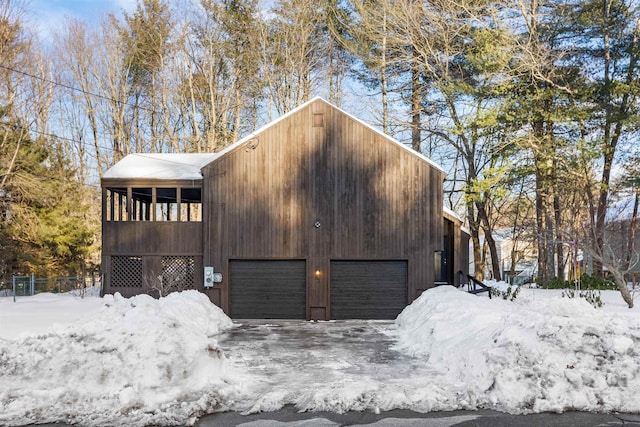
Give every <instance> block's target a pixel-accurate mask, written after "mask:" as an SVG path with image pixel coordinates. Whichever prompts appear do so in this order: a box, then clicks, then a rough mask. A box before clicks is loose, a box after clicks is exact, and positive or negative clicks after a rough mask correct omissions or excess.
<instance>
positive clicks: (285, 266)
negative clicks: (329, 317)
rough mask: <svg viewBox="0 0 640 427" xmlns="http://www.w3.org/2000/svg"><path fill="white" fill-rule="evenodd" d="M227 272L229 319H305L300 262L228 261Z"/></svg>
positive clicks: (304, 291)
mask: <svg viewBox="0 0 640 427" xmlns="http://www.w3.org/2000/svg"><path fill="white" fill-rule="evenodd" d="M229 268H230V274H229V276H230V277H229V286H230V288H231V317H233V318H235V319H305V318H306V272H307V268H306V263H305V261H304V260H302V261H301V260H284V261H282V260H278V261H271V260H251V261H249V260H232V261H229Z"/></svg>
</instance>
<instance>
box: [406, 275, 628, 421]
mask: <svg viewBox="0 0 640 427" xmlns="http://www.w3.org/2000/svg"><path fill="white" fill-rule="evenodd" d="M532 295H534V294H532V293H528V294H527V293H525V294H524V295H522V294H521V295H519V296H518V298H517V299H516V300H515V301H514V302H510V301H505V300H502V299H493V300H490V299H488V298H486V297H484V296H483V297H477V296H473V295H470V294H467V293H465V292H461V291H459V290H457V289H454V288H452V287H447V286H443V287H439V288H435V289H431V290H429V291H426V292H424V293H423V294H422V296H421V297H420V298H418V299H417V300H416V301H414V302H413V303H412V304H411V305H410V306H409V307H407V308H406V309H405V310H404V311H403V312H402V313H401V314H400V315H399V316H398V319H397V320H396V324H397V326H398V338H399V343H398V345H397V348H398V349H399V350H401V351H403V352H405V353H408V354H410V355H414V356H420V357H422V358H424V359H425V360H426V361H427V363H428V364H429V366H430V367H432V368H434V369H436V370H437V371H439V372H441V373H442V374H443V378H442V379H440V380H443V379H444V381H446V382H448V383H449V385H448V386H446V385H445V384H442V386H443V387H444V388H446V389H448V390H449V391H451V392H454V393H456V396H457V400H458V402H459V407H460V408H492V409H497V410H501V411H505V412H512V413H514V412H516V413H528V412H541V411H566V410H587V411H622V412H640V400H639V399H637V398H636V396H638V395H639V394H640V322H639V321H638V317H637V316H633V317H632V316H614V315H612V314H609V313H606V312H604V311H602V310H596V309H594V308H593V307H592V306H591V305H589V304H588V303H587V302H585V301H584V300H582V299H579V298H575V299H568V298H554V299H547V298H542V299H541V298H535V297H532Z"/></svg>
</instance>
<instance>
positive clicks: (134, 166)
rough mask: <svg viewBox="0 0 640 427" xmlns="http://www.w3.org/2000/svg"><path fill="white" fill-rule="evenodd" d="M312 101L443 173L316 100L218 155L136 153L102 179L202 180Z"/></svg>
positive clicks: (399, 143) (440, 168)
mask: <svg viewBox="0 0 640 427" xmlns="http://www.w3.org/2000/svg"><path fill="white" fill-rule="evenodd" d="M315 102H323V103H324V104H326V105H328V106H329V107H331V108H333V109H335V110H337V111H339V112H340V113H341V114H344V115H346V116H347V117H349V118H350V119H352V120H354V121H355V122H357V123H358V124H360V125H362V126H364V127H365V128H367V129H369V130H371V131H372V132H375V133H376V134H378V135H380V136H381V137H383V138H384V139H386V140H387V141H388V142H390V143H392V144H395V145H397V146H398V147H400V148H402V149H403V150H405V151H407V152H408V153H410V154H411V155H413V156H416V157H418V158H419V159H421V160H423V161H425V162H427V163H428V164H430V165H431V166H433V167H434V168H436V169H438V170H440V171H441V172H443V173H444V169H442V167H441V166H440V165H438V164H437V163H435V162H434V161H433V160H431V159H429V158H428V157H426V156H424V155H422V154H421V153H418V152H417V151H415V150H413V149H411V148H409V147H407V146H406V145H405V144H402V143H401V142H400V141H398V140H396V139H394V138H391V137H390V136H389V135H386V134H384V133H383V132H381V131H380V130H378V129H376V128H375V127H373V126H371V125H369V124H368V123H365V122H364V121H362V120H360V119H358V118H357V117H354V116H352V115H351V114H349V113H347V112H346V111H344V110H342V109H340V108H338V107H336V106H335V105H333V104H331V103H330V102H327V101H325V100H324V99H323V98H321V97H315V98H313V99H311V100H310V101H307V102H305V103H304V104H302V105H300V106H298V107H296V108H294V109H293V110H291V111H289V112H288V113H286V114H283V115H282V116H280V117H278V118H277V119H276V120H274V121H272V122H270V123H268V124H266V125H265V126H263V127H261V128H260V129H258V130H256V131H254V132H252V133H250V134H249V135H247V136H245V137H244V138H242V139H240V140H239V141H237V142H235V143H234V144H231V145H229V146H228V147H226V148H225V149H223V150H222V151H219V152H217V153H192V154H186V153H136V154H129V155H127V156H126V157H125V158H123V159H122V160H120V161H119V162H117V163H116V164H115V165H113V166H112V167H111V168H109V169H108V170H107V171H106V172H105V173H104V174H103V175H102V178H107V179H111V178H115V179H138V178H148V179H158V180H179V179H184V180H201V179H202V168H203V167H204V166H206V165H207V164H208V163H211V162H212V161H214V160H216V159H218V158H221V157H223V156H225V155H226V154H228V153H230V152H232V151H234V150H235V149H237V148H239V147H241V146H242V145H244V144H245V143H246V142H247V141H250V140H251V139H253V138H255V137H256V136H258V135H259V134H260V133H262V132H264V131H265V130H267V129H269V128H270V127H272V126H274V125H276V124H277V123H280V122H282V121H284V120H287V119H288V118H289V117H291V116H293V115H294V114H296V113H297V112H299V111H300V110H302V109H304V108H306V107H308V106H309V105H311V104H313V103H315Z"/></svg>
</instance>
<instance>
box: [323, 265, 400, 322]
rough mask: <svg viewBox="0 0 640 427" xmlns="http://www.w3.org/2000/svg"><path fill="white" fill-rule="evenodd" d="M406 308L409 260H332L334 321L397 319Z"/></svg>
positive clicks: (332, 316)
mask: <svg viewBox="0 0 640 427" xmlns="http://www.w3.org/2000/svg"><path fill="white" fill-rule="evenodd" d="M406 305H407V262H406V261H337V260H334V261H331V318H332V319H395V318H396V317H397V315H398V314H400V312H401V311H402V310H403V309H404V307H405V306H406Z"/></svg>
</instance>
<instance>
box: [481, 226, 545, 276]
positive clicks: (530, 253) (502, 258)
mask: <svg viewBox="0 0 640 427" xmlns="http://www.w3.org/2000/svg"><path fill="white" fill-rule="evenodd" d="M493 240H494V241H495V242H496V252H497V253H498V258H499V265H500V274H501V278H502V279H503V280H505V281H509V279H510V278H511V277H516V276H519V277H520V279H517V283H516V284H520V282H522V281H528V280H529V279H531V278H532V277H535V276H536V273H537V266H538V252H537V248H536V245H535V241H534V240H533V238H532V237H531V236H530V234H529V233H527V231H526V230H524V229H518V230H515V231H514V230H513V228H505V229H500V230H495V231H494V232H493ZM484 243H485V239H484V235H482V236H480V246H481V247H483V246H484ZM469 253H471V254H472V253H473V246H472V245H471V244H469ZM484 254H485V257H484V271H485V277H486V278H488V279H493V277H492V268H491V255H490V252H489V250H488V248H487V249H486V250H485V251H484ZM469 270H470V271H471V273H472V274H473V273H474V272H475V268H474V265H473V258H471V259H470V263H469Z"/></svg>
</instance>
